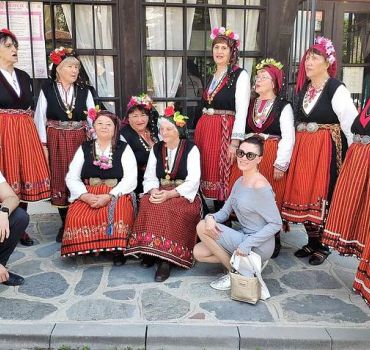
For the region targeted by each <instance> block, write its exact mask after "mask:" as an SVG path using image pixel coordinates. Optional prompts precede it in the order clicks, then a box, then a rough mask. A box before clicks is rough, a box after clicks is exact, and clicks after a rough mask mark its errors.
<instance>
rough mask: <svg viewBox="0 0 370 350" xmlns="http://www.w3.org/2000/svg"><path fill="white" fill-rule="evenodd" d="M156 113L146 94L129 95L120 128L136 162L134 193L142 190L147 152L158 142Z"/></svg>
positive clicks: (122, 136) (122, 137)
mask: <svg viewBox="0 0 370 350" xmlns="http://www.w3.org/2000/svg"><path fill="white" fill-rule="evenodd" d="M157 120H158V113H157V111H156V110H155V109H154V107H153V101H152V99H151V98H150V97H149V96H148V95H147V94H142V95H140V96H131V98H130V101H129V103H128V105H127V112H126V117H125V119H124V121H123V122H124V124H123V126H122V129H121V139H123V140H124V141H126V142H127V143H128V144H129V145H130V147H131V149H132V150H133V152H134V154H135V158H136V162H137V170H138V174H137V187H136V189H135V193H136V194H140V193H142V192H143V180H144V173H145V169H146V165H147V163H148V158H149V153H150V150H151V149H152V147H153V146H154V144H155V143H156V142H158V127H157Z"/></svg>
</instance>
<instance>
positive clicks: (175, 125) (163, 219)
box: [127, 106, 201, 282]
mask: <svg viewBox="0 0 370 350" xmlns="http://www.w3.org/2000/svg"><path fill="white" fill-rule="evenodd" d="M185 119H187V117H185V116H183V115H181V114H180V113H179V112H175V110H174V108H173V107H172V106H169V107H167V108H166V109H165V112H164V116H163V117H161V118H160V119H159V123H160V135H161V136H162V139H163V141H160V142H158V143H156V144H155V145H154V146H153V148H152V150H151V151H150V155H149V160H148V165H147V168H146V171H145V175H144V183H143V186H144V193H145V195H144V196H143V197H142V198H141V200H140V209H139V214H138V216H137V218H136V221H135V225H134V229H133V234H132V235H131V237H130V239H129V248H128V250H127V252H128V253H129V254H130V253H131V254H136V253H141V254H147V255H151V256H154V257H157V258H158V260H159V263H158V268H157V271H156V274H155V280H156V281H157V282H163V281H165V280H166V279H167V278H168V277H169V275H170V268H171V264H175V265H178V266H181V267H185V268H190V267H191V266H192V264H193V247H194V244H195V242H196V230H195V229H196V226H197V224H198V222H199V221H200V218H201V200H200V198H199V196H198V190H199V182H200V155H199V151H198V148H197V147H196V146H195V145H194V144H193V143H192V142H191V141H189V140H187V139H185V136H186V133H185V125H186V121H185Z"/></svg>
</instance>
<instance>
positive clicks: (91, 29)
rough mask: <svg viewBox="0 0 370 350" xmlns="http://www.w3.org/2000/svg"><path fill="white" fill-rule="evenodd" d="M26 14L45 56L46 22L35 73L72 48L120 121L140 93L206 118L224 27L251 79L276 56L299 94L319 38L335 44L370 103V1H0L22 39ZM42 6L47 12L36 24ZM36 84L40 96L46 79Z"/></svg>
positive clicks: (359, 97)
mask: <svg viewBox="0 0 370 350" xmlns="http://www.w3.org/2000/svg"><path fill="white" fill-rule="evenodd" d="M20 5H23V6H24V8H23V10H24V9H26V10H28V12H27V11H22V14H23V15H22V16H23V17H24V19H25V16H26V15H27V13H28V17H29V20H28V22H27V21H26V22H25V23H26V27H27V25H28V26H29V28H28V29H29V30H28V36H29V38H30V40H29V41H30V45H29V46H27V45H25V47H27V50H28V51H32V52H33V53H35V52H36V51H37V52H39V55H41V56H42V55H43V53H42V51H38V50H39V48H36V44H35V43H34V39H35V36H36V34H35V30H36V29H35V28H34V26H35V22H36V21H37V20H38V19H39V18H42V22H43V23H42V25H41V24H40V25H39V28H38V30H40V31H41V32H43V33H42V34H43V40H44V43H45V44H44V47H45V49H44V56H45V57H44V60H42V59H40V56H38V58H37V57H36V58H35V55H34V56H33V59H31V60H30V65H31V66H30V69H31V70H32V72H33V73H35V72H36V71H37V69H38V68H37V67H36V63H40V62H41V63H42V62H43V63H42V64H44V65H47V64H48V63H50V62H47V60H46V57H47V56H48V53H49V52H50V51H51V50H52V49H53V48H55V47H58V46H68V47H73V48H74V49H75V51H76V54H78V55H79V57H80V59H81V63H82V67H83V74H84V76H85V77H86V79H87V80H89V82H90V83H91V84H92V85H93V86H94V87H95V88H96V90H97V93H98V95H99V97H100V102H101V103H103V104H104V106H105V107H106V108H108V109H110V110H112V111H115V112H116V113H118V114H119V115H120V116H124V113H125V105H126V103H127V100H128V98H129V96H130V95H134V94H138V93H140V92H142V91H147V92H148V93H149V94H150V95H151V96H152V97H153V98H154V99H155V100H156V102H157V106H158V108H159V110H160V109H161V108H162V106H163V105H164V104H165V103H166V102H168V101H174V102H175V104H176V106H177V107H178V108H180V109H182V110H183V112H184V113H187V114H188V115H189V116H190V117H192V118H195V117H196V116H197V115H199V113H200V110H199V107H198V102H199V99H200V95H201V91H202V89H203V87H204V86H205V84H206V82H207V80H208V78H209V76H210V75H211V74H212V71H213V64H212V55H211V51H210V45H211V42H210V40H209V33H210V30H211V28H212V27H214V26H220V25H226V26H228V27H230V28H232V29H233V30H234V31H236V32H238V33H239V34H240V39H241V47H240V50H241V51H240V61H239V64H240V65H241V66H243V67H244V68H245V69H247V70H248V71H249V72H250V74H251V75H253V74H254V67H255V64H256V62H257V61H258V60H259V59H261V58H263V57H266V56H271V57H275V58H277V59H279V60H281V61H282V62H283V63H284V64H285V66H286V70H287V72H289V73H288V77H289V82H290V85H291V86H292V85H293V84H294V77H295V72H296V67H297V63H298V61H299V58H300V56H301V54H302V52H303V51H304V50H305V49H306V47H307V46H308V45H309V44H310V43H311V42H312V40H313V37H314V35H317V34H323V35H325V36H328V37H331V38H332V39H333V42H334V45H335V47H336V48H337V52H338V61H339V63H340V66H339V68H340V69H339V72H338V77H339V78H340V79H342V78H343V79H344V80H345V81H346V82H347V84H349V88H350V90H351V89H352V90H353V91H351V92H353V97H354V99H355V100H356V102H357V103H358V104H359V105H360V104H361V103H362V102H363V100H364V99H365V98H366V97H367V96H369V91H368V89H369V79H370V78H369V75H370V74H369V73H370V35H369V33H370V26H369V23H370V1H369V0H366V1H364V0H363V1H361V0H360V1H315V0H306V1H300V0H146V1H144V0H68V1H56V0H51V1H50V0H49V1H0V26H1V27H9V28H10V29H11V30H13V31H14V32H15V34H16V35H18V33H17V30H19V31H22V30H25V28H19V27H17V23H19V16H20V14H19V13H20V12H19V11H18V13H17V12H16V10H17V7H19V6H20ZM34 6H38V9H39V10H40V9H42V16H41V17H40V16H39V17H37V18H38V19H37V18H36V15H35V13H36V12H37V11H36V9H35V8H34ZM18 10H19V9H18ZM17 16H18V17H17ZM40 28H41V29H40ZM26 29H27V28H26ZM30 33H31V34H30ZM26 34H27V33H26ZM26 34H25V37H27V35H26ZM40 37H41V36H40ZM39 44H40V43H39ZM21 50H22V47H21ZM24 50H26V49H24ZM40 52H41V53H40ZM31 57H32V56H31ZM33 76H34V77H35V79H34V85H35V91H36V94H37V91H38V90H39V88H40V85H41V83H42V81H43V79H44V78H45V77H43V78H38V77H37V74H34V75H33Z"/></svg>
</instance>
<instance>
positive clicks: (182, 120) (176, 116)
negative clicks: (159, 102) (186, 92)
mask: <svg viewBox="0 0 370 350" xmlns="http://www.w3.org/2000/svg"><path fill="white" fill-rule="evenodd" d="M163 118H164V119H166V120H169V121H170V122H171V123H172V124H174V125H175V126H177V127H179V128H183V127H184V126H185V125H186V119H189V118H188V117H187V116H186V115H182V114H181V113H180V112H179V111H177V112H175V108H174V106H172V105H169V106H167V107H166V108H165V110H164V115H163Z"/></svg>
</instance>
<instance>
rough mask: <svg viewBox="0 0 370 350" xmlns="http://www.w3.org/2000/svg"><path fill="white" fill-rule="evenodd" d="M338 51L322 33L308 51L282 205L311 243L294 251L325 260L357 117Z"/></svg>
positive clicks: (301, 72)
mask: <svg viewBox="0 0 370 350" xmlns="http://www.w3.org/2000/svg"><path fill="white" fill-rule="evenodd" d="M336 67H337V66H336V58H335V50H334V47H333V44H332V42H331V41H330V40H329V39H326V38H323V37H318V38H316V40H315V43H314V45H312V46H311V47H310V48H309V49H308V50H307V51H306V53H305V54H304V56H303V58H302V60H301V63H300V66H299V71H298V80H297V85H296V91H297V93H298V106H297V110H296V111H295V118H296V122H297V124H298V125H297V134H296V143H295V147H294V150H293V155H292V161H291V163H290V170H289V174H288V179H287V185H286V190H285V195H284V202H283V206H282V216H283V219H285V220H287V221H290V222H294V223H304V225H305V228H306V231H307V234H308V244H306V245H305V246H303V247H302V248H301V249H299V250H297V251H296V252H295V256H297V257H299V258H303V257H308V256H309V257H310V259H309V263H310V264H311V265H320V264H322V263H323V262H324V261H325V259H326V258H327V256H328V255H329V251H328V249H327V248H326V247H324V246H323V245H322V243H321V238H322V232H323V227H324V225H325V222H326V218H327V211H328V209H329V203H330V201H331V197H332V193H333V189H334V185H335V182H336V179H337V176H338V172H339V170H340V167H341V164H342V159H343V158H344V157H343V156H344V154H345V151H346V150H347V144H348V145H350V144H351V143H352V133H351V130H350V128H351V125H352V123H353V120H354V119H355V117H356V116H357V111H356V108H355V106H354V104H353V101H352V99H351V95H350V92H349V91H348V90H347V89H346V87H345V86H344V85H343V84H342V83H341V82H340V81H339V80H337V79H335V78H334V77H335V73H336Z"/></svg>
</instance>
